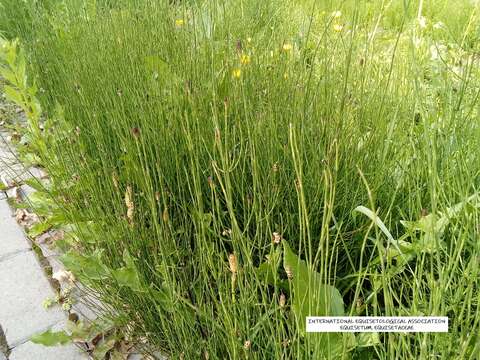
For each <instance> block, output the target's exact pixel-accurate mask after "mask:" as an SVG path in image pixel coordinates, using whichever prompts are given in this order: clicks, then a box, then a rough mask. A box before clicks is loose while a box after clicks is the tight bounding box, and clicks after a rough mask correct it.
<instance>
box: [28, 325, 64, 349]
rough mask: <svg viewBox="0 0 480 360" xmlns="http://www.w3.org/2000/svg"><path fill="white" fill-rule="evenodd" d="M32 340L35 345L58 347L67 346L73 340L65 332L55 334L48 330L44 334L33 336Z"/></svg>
mask: <svg viewBox="0 0 480 360" xmlns="http://www.w3.org/2000/svg"><path fill="white" fill-rule="evenodd" d="M30 340H31V341H32V342H33V343H35V344H40V345H44V346H56V345H64V344H67V343H69V342H70V341H71V340H72V339H71V337H70V336H69V335H68V334H67V333H66V332H65V331H57V332H53V331H52V330H51V329H48V330H47V331H45V332H43V333H40V334H36V335H33V336H32V337H31V338H30Z"/></svg>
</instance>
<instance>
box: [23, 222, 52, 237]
mask: <svg viewBox="0 0 480 360" xmlns="http://www.w3.org/2000/svg"><path fill="white" fill-rule="evenodd" d="M51 227H52V224H50V223H49V222H41V223H37V224H35V225H33V226H32V227H31V228H30V230H29V231H28V235H29V236H31V237H37V236H38V235H41V234H43V233H44V232H45V231H47V230H49V229H50V228H51Z"/></svg>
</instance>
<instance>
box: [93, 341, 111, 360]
mask: <svg viewBox="0 0 480 360" xmlns="http://www.w3.org/2000/svg"><path fill="white" fill-rule="evenodd" d="M116 342H117V339H115V338H110V339H105V340H103V341H101V342H100V343H99V344H98V345H97V346H96V347H95V350H93V353H92V357H93V358H94V359H95V360H103V359H105V356H106V355H107V353H108V352H109V351H110V350H112V349H113V347H114V346H115V343H116Z"/></svg>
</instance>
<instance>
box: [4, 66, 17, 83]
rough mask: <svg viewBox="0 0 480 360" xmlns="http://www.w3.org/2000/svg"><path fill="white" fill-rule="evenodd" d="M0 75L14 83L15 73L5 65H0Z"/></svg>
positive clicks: (15, 80)
mask: <svg viewBox="0 0 480 360" xmlns="http://www.w3.org/2000/svg"><path fill="white" fill-rule="evenodd" d="M0 76H2V77H4V78H5V80H7V81H8V82H9V83H10V84H15V83H16V82H17V79H16V77H15V73H14V72H13V71H12V70H10V69H9V68H7V67H6V66H0Z"/></svg>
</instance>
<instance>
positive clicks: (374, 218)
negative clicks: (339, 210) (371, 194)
mask: <svg viewBox="0 0 480 360" xmlns="http://www.w3.org/2000/svg"><path fill="white" fill-rule="evenodd" d="M353 211H358V212H360V213H362V214H363V215H365V216H367V217H369V218H370V219H371V220H372V221H373V222H374V223H375V225H377V226H378V227H379V229H380V230H382V232H383V233H384V234H385V236H386V237H387V238H388V240H389V241H390V242H392V243H395V239H394V238H393V236H392V234H390V231H388V229H387V227H386V226H385V224H384V223H383V221H382V220H381V219H380V218H379V217H378V215H377V214H375V213H374V212H373V211H372V210H370V209H368V208H366V207H365V206H357V207H356V208H355V209H353Z"/></svg>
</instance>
